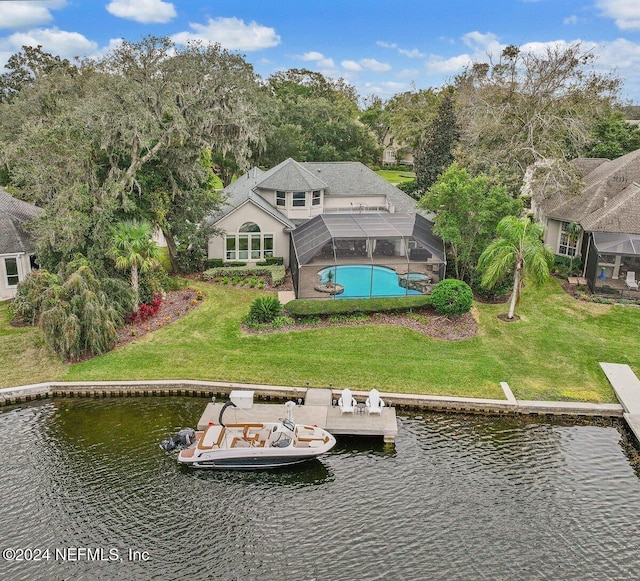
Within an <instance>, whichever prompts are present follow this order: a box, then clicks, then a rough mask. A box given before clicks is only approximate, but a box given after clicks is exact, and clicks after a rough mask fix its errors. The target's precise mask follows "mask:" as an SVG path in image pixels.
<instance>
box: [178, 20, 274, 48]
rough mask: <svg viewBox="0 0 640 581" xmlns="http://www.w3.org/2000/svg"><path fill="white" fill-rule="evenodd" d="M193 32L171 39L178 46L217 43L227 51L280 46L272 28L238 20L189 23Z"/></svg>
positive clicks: (180, 34)
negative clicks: (192, 41)
mask: <svg viewBox="0 0 640 581" xmlns="http://www.w3.org/2000/svg"><path fill="white" fill-rule="evenodd" d="M189 26H190V27H191V28H192V30H193V32H179V33H178V34H176V35H174V36H173V37H172V39H173V40H174V41H175V42H177V43H178V44H184V43H186V42H188V41H189V40H201V41H204V42H219V43H220V44H221V45H222V46H223V47H224V48H226V49H229V50H247V51H250V50H260V49H263V48H271V47H273V46H277V45H279V44H280V36H279V35H277V34H276V31H275V30H274V29H273V28H269V27H267V26H262V25H260V24H258V23H257V22H253V21H252V22H249V23H248V24H247V23H245V21H244V20H241V19H239V18H209V19H208V21H207V23H206V24H198V23H193V22H192V23H190V24H189Z"/></svg>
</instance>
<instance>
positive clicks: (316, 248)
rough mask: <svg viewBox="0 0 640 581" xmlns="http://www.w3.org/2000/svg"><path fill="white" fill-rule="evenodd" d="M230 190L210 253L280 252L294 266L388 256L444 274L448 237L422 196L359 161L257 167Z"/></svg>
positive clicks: (236, 256) (246, 257)
mask: <svg viewBox="0 0 640 581" xmlns="http://www.w3.org/2000/svg"><path fill="white" fill-rule="evenodd" d="M224 194H225V195H226V201H227V204H226V206H225V207H224V209H223V210H222V212H221V213H219V214H218V215H217V216H215V217H214V218H213V220H214V226H215V227H216V229H217V230H218V232H220V234H219V235H216V236H213V237H212V238H211V239H210V241H209V251H208V255H209V258H220V259H222V260H224V261H243V262H247V263H252V262H258V261H261V260H264V259H265V258H268V257H270V256H281V257H282V258H283V259H284V263H285V265H286V266H290V267H291V269H292V272H294V273H297V272H299V269H300V268H301V267H303V266H305V265H307V264H309V263H312V262H314V261H315V262H316V263H320V262H323V263H326V262H327V261H328V262H331V263H333V264H336V263H341V262H351V263H354V262H364V263H366V264H372V263H377V262H385V261H386V262H393V263H394V265H395V264H398V265H399V266H398V267H397V268H396V266H394V267H393V268H395V270H396V271H398V272H399V271H400V270H404V272H405V273H406V272H408V271H414V270H416V271H417V270H418V265H420V266H422V267H423V269H424V268H426V267H427V266H428V267H429V272H431V273H433V278H437V279H438V280H439V279H440V278H443V277H444V266H445V255H444V247H443V243H442V240H441V239H440V238H438V237H436V236H434V235H433V234H432V231H431V228H432V223H431V222H430V221H429V220H428V219H427V218H426V217H425V216H423V215H421V214H420V213H418V212H417V210H416V201H415V200H414V199H413V198H411V197H410V196H408V195H407V194H405V193H404V192H403V191H402V190H399V189H398V188H396V187H395V186H393V185H391V184H389V183H388V182H387V181H385V180H384V179H382V178H381V177H379V176H378V175H377V174H376V173H375V172H373V171H372V170H370V169H369V168H367V167H366V166H365V165H363V164H361V163H359V162H302V163H299V162H297V161H295V160H293V159H287V160H285V161H283V162H282V163H280V164H279V165H277V166H276V167H274V168H272V169H270V170H268V171H262V170H260V169H258V168H253V169H251V170H250V171H249V172H247V173H246V174H244V175H243V176H241V177H240V178H239V179H238V180H236V181H235V182H233V183H232V184H231V185H229V186H227V188H225V190H224ZM303 226H304V227H303ZM294 282H295V281H294Z"/></svg>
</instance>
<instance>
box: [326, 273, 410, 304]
mask: <svg viewBox="0 0 640 581" xmlns="http://www.w3.org/2000/svg"><path fill="white" fill-rule="evenodd" d="M329 271H331V272H333V282H335V283H337V284H341V285H342V286H343V287H344V292H343V293H341V294H339V295H335V298H336V299H340V298H342V299H353V298H357V297H369V296H372V297H397V296H404V295H419V294H421V293H419V292H418V291H415V290H412V289H408V290H407V289H406V288H404V287H402V286H400V285H399V284H398V274H397V273H396V271H395V270H393V269H392V268H386V267H384V266H370V265H366V264H352V265H347V266H331V267H329V268H325V269H323V270H321V271H320V272H319V273H318V274H320V281H321V282H322V283H326V282H327V274H328V272H329Z"/></svg>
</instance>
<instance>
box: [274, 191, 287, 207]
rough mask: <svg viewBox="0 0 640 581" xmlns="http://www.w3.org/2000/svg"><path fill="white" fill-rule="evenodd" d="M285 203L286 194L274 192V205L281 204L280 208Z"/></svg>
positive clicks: (284, 205)
mask: <svg viewBox="0 0 640 581" xmlns="http://www.w3.org/2000/svg"><path fill="white" fill-rule="evenodd" d="M286 205H287V195H286V194H285V192H281V191H277V192H276V206H281V207H282V208H284V207H286Z"/></svg>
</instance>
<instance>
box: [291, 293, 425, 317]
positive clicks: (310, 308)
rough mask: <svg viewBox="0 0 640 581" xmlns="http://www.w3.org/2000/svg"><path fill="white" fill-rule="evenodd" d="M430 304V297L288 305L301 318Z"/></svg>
mask: <svg viewBox="0 0 640 581" xmlns="http://www.w3.org/2000/svg"><path fill="white" fill-rule="evenodd" d="M430 304H431V297H430V295H410V296H405V297H380V298H374V299H343V300H339V301H335V300H317V299H296V300H294V301H291V302H289V303H287V311H289V312H290V313H291V314H292V315H295V316H297V317H300V316H308V315H332V314H339V313H376V312H394V311H395V312H401V311H408V310H409V309H417V308H421V307H426V306H429V305H430Z"/></svg>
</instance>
